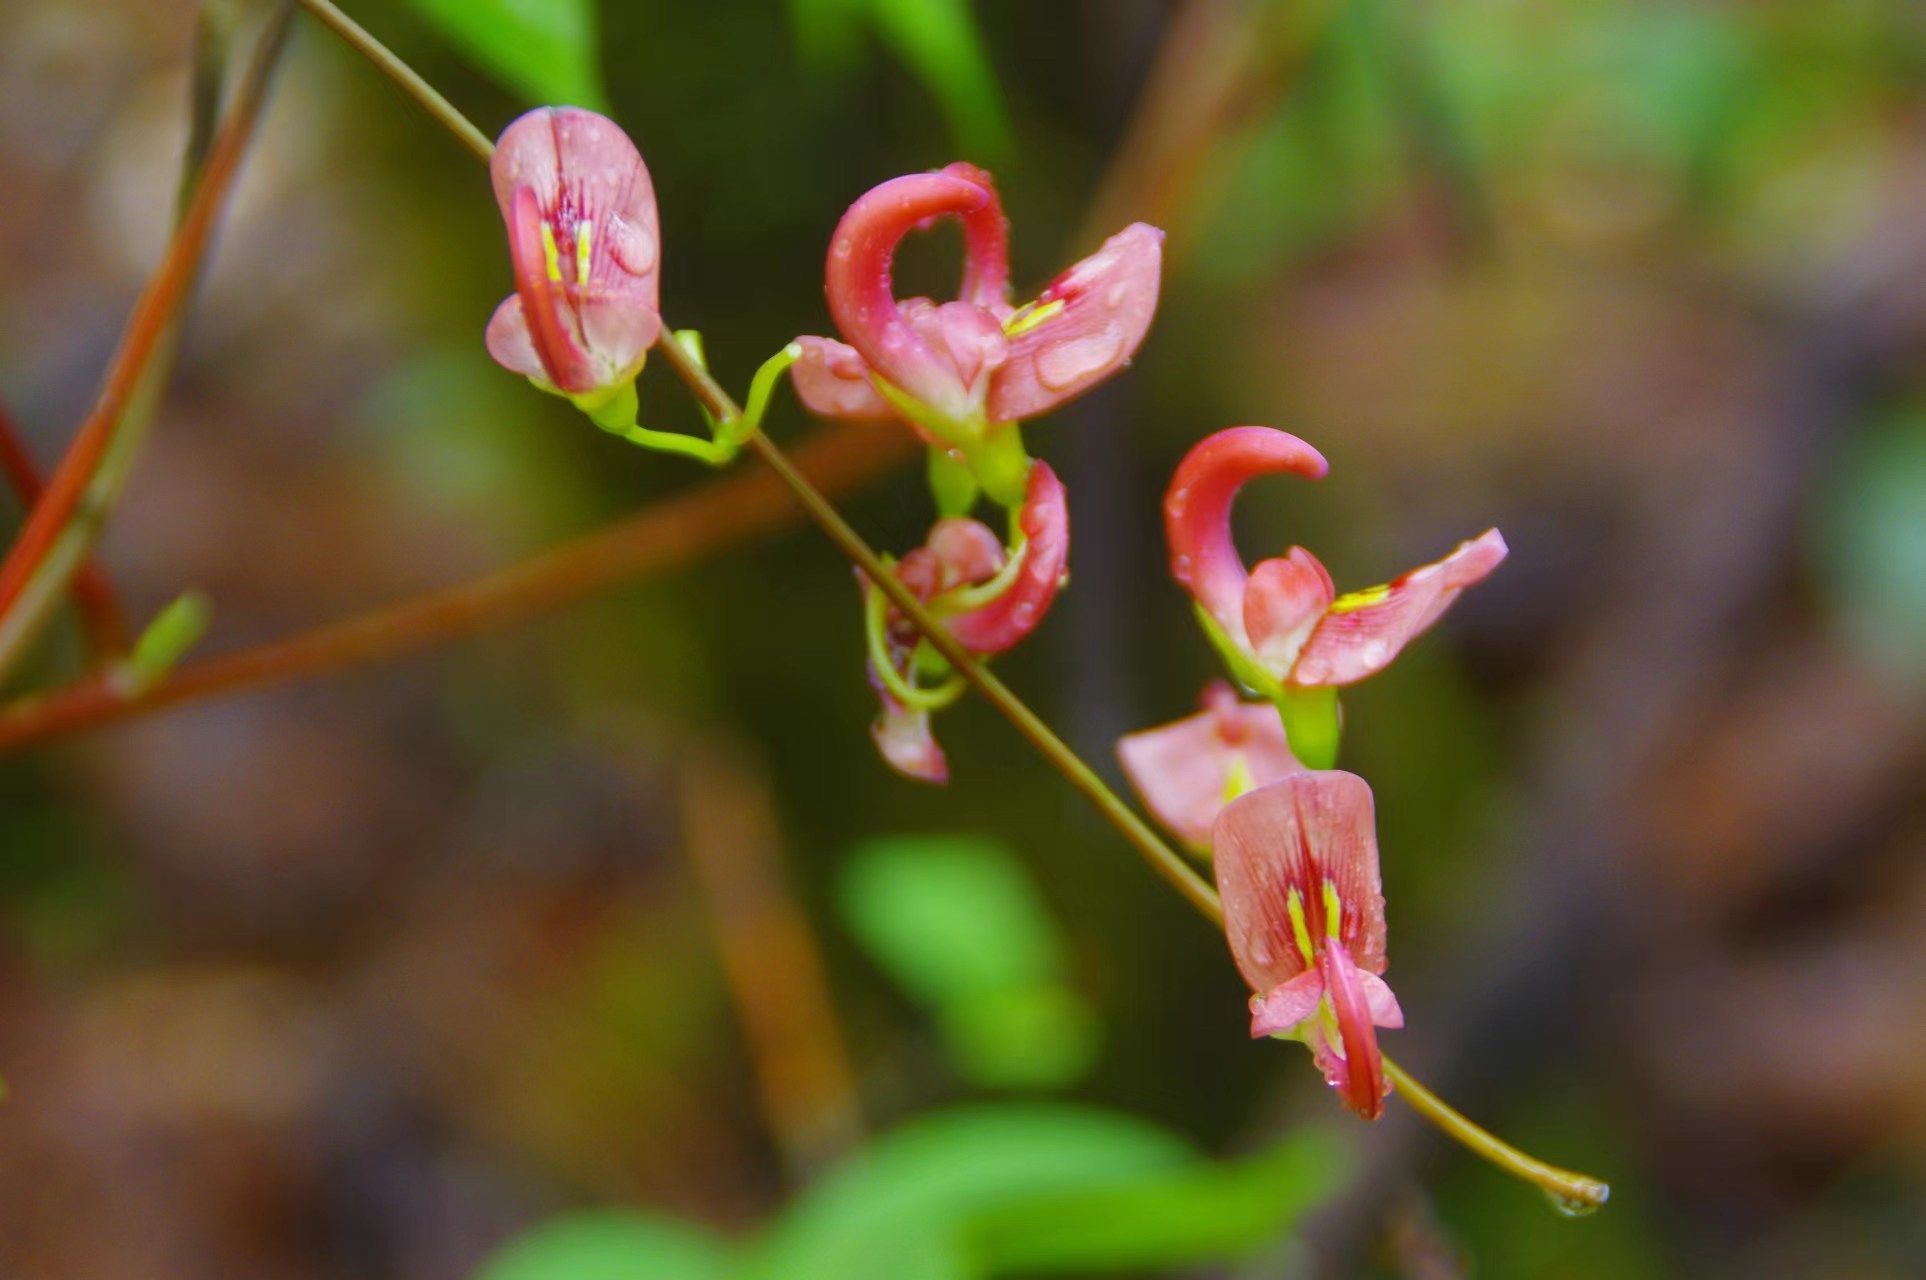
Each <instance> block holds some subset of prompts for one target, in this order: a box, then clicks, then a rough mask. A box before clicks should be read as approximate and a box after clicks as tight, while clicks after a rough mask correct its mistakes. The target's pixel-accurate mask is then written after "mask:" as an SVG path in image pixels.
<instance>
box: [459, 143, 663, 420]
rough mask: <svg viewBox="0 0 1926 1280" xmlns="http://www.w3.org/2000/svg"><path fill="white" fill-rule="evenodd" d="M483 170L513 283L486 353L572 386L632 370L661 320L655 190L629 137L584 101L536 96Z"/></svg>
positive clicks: (491, 326)
mask: <svg viewBox="0 0 1926 1280" xmlns="http://www.w3.org/2000/svg"><path fill="white" fill-rule="evenodd" d="M489 173H490V177H491V179H492V181H493V184H494V189H495V200H496V203H497V204H499V205H500V206H501V211H502V220H503V221H504V222H505V223H506V224H507V226H508V236H509V256H510V258H511V260H512V261H513V263H514V267H515V293H514V294H513V295H512V296H510V297H509V298H508V299H507V300H506V301H504V302H503V303H502V304H501V306H500V307H498V308H496V310H495V314H494V316H493V318H491V319H490V321H489V323H488V335H487V341H488V353H489V354H490V355H491V356H493V357H494V358H495V360H496V361H497V363H499V364H501V365H503V366H504V367H506V368H508V369H511V370H513V371H514V372H516V373H520V374H522V375H524V376H525V377H529V378H534V379H536V380H538V381H540V382H543V383H545V384H547V385H549V386H551V387H554V388H555V389H556V390H558V391H562V392H565V393H567V394H569V395H585V394H592V393H594V392H598V391H603V390H607V389H609V388H612V387H615V386H619V385H620V384H622V383H623V382H626V381H628V380H629V379H631V378H633V377H634V376H635V372H636V370H637V369H638V368H639V367H640V366H641V363H642V360H643V357H644V356H645V355H646V354H647V352H648V349H649V347H650V345H651V344H652V343H654V341H655V339H656V337H657V335H658V334H659V333H660V332H661V329H662V321H661V317H660V315H659V314H658V312H657V309H656V275H657V269H658V266H659V258H660V252H659V250H660V234H661V233H660V229H659V227H658V224H657V221H656V211H655V189H654V187H653V186H652V185H651V184H650V182H649V171H648V169H647V167H646V166H645V165H644V164H643V163H642V156H641V154H640V153H639V152H637V151H636V149H635V144H634V143H632V142H630V141H629V138H628V135H627V134H625V133H623V132H622V130H621V128H620V126H618V125H617V124H616V123H615V122H614V121H612V120H609V119H607V118H606V117H604V116H599V115H597V114H595V113H594V112H592V111H583V110H581V109H579V108H576V107H542V108H539V109H537V110H534V111H531V112H529V113H528V114H526V115H524V116H522V117H521V118H520V119H518V120H516V121H515V122H514V123H513V124H511V125H509V126H508V128H507V129H506V130H504V131H503V132H502V136H501V138H500V140H499V141H498V142H497V143H496V146H495V154H494V158H493V159H492V160H491V161H490V165H489Z"/></svg>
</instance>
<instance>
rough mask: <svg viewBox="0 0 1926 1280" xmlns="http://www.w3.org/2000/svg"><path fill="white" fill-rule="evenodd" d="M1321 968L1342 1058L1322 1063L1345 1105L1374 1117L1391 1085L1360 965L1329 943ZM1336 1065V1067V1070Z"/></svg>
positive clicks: (1321, 957)
mask: <svg viewBox="0 0 1926 1280" xmlns="http://www.w3.org/2000/svg"><path fill="white" fill-rule="evenodd" d="M1318 973H1319V974H1320V975H1321V976H1322V977H1323V979H1324V992H1325V995H1326V997H1327V998H1328V999H1329V1000H1330V1002H1331V1011H1332V1013H1333V1014H1334V1015H1336V1018H1337V1026H1338V1040H1339V1043H1340V1045H1341V1046H1342V1048H1343V1053H1342V1056H1341V1058H1338V1059H1337V1060H1336V1061H1331V1060H1330V1055H1329V1054H1328V1046H1327V1054H1326V1061H1325V1062H1323V1063H1321V1064H1320V1065H1322V1066H1323V1067H1324V1069H1325V1078H1326V1079H1328V1080H1330V1082H1331V1085H1332V1087H1333V1088H1335V1089H1336V1090H1337V1091H1338V1096H1340V1097H1341V1098H1343V1099H1344V1105H1346V1106H1347V1107H1349V1108H1351V1110H1353V1111H1355V1112H1357V1113H1358V1114H1359V1115H1361V1116H1363V1117H1364V1118H1365V1119H1366V1120H1376V1119H1377V1118H1378V1117H1379V1116H1381V1115H1383V1114H1384V1096H1385V1095H1386V1094H1387V1093H1389V1092H1391V1086H1390V1083H1389V1082H1388V1081H1386V1079H1385V1078H1384V1057H1383V1055H1382V1054H1381V1053H1380V1052H1379V1050H1378V1033H1377V1030H1376V1029H1375V1028H1374V1027H1373V1026H1372V1019H1371V1007H1370V1002H1369V1001H1368V1000H1367V999H1366V997H1365V993H1364V988H1363V984H1362V983H1361V982H1360V981H1359V976H1358V968H1357V966H1356V965H1354V964H1353V963H1352V962H1351V957H1350V956H1349V955H1347V954H1346V953H1345V950H1344V947H1343V945H1342V944H1340V943H1326V944H1325V945H1324V946H1322V947H1321V948H1319V951H1318ZM1334 1068H1335V1069H1334Z"/></svg>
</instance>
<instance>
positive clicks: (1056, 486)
mask: <svg viewBox="0 0 1926 1280" xmlns="http://www.w3.org/2000/svg"><path fill="white" fill-rule="evenodd" d="M1017 526H1018V527H1019V528H1020V529H1022V530H1023V537H1024V546H1023V566H1022V568H1021V569H1019V570H1018V571H1017V577H1016V581H1014V582H1012V583H1011V584H1010V586H1009V588H1008V589H1007V590H1005V591H1004V592H1003V593H1002V594H1001V595H999V596H998V597H997V598H996V599H994V600H992V601H991V602H990V603H988V604H986V605H984V606H983V607H982V608H980V609H974V610H971V611H970V612H969V613H964V614H959V615H957V616H956V617H954V618H951V619H950V622H949V627H950V631H951V633H952V634H954V635H955V636H956V638H957V639H958V640H960V641H962V643H963V645H964V646H965V647H966V648H968V649H970V650H971V651H972V652H975V653H1001V652H1003V650H1005V649H1008V648H1010V647H1011V646H1012V645H1015V644H1016V643H1017V642H1018V641H1019V640H1021V639H1023V637H1025V636H1027V635H1029V634H1030V633H1031V632H1032V631H1034V630H1036V627H1037V624H1038V623H1040V622H1042V621H1043V615H1044V614H1046V613H1048V612H1049V611H1050V604H1051V602H1052V601H1054V600H1055V599H1056V595H1057V591H1058V589H1059V588H1060V587H1061V586H1062V585H1063V572H1064V567H1065V565H1066V564H1067V562H1068V561H1069V559H1070V504H1069V501H1068V499H1067V498H1066V496H1065V494H1064V490H1063V482H1062V481H1061V480H1059V479H1057V473H1056V472H1054V471H1052V470H1051V469H1050V466H1049V464H1048V463H1045V462H1033V463H1031V464H1030V481H1029V486H1028V488H1026V489H1025V491H1024V495H1023V510H1022V511H1021V512H1020V513H1019V515H1018V516H1017Z"/></svg>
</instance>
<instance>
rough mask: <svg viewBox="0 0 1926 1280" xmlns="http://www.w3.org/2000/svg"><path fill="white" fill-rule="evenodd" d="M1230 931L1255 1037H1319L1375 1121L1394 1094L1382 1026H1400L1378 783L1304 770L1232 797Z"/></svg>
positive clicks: (1221, 855)
mask: <svg viewBox="0 0 1926 1280" xmlns="http://www.w3.org/2000/svg"><path fill="white" fill-rule="evenodd" d="M1211 846H1212V850H1213V857H1214V865H1215V869H1216V874H1217V890H1218V892H1219V893H1220V894H1221V895H1222V896H1223V900H1224V932H1225V936H1226V937H1227V938H1228V939H1229V941H1230V949H1231V956H1232V958H1233V959H1234V960H1235V961H1236V962H1237V969H1238V972H1239V973H1241V974H1243V975H1244V980H1245V981H1246V982H1248V983H1249V984H1250V986H1251V990H1252V992H1253V995H1252V997H1251V1035H1252V1037H1253V1038H1257V1037H1262V1036H1288V1037H1293V1038H1297V1039H1301V1040H1303V1041H1304V1043H1305V1044H1306V1045H1307V1046H1309V1048H1310V1050H1311V1055H1312V1058H1313V1059H1314V1060H1315V1061H1316V1063H1317V1065H1318V1068H1319V1069H1320V1070H1321V1071H1323V1073H1324V1078H1325V1080H1326V1081H1327V1082H1328V1083H1329V1084H1330V1085H1331V1087H1332V1088H1334V1089H1336V1090H1337V1091H1338V1094H1339V1096H1341V1097H1342V1098H1343V1099H1344V1103H1345V1105H1346V1106H1348V1107H1350V1108H1351V1109H1352V1110H1353V1111H1356V1112H1357V1113H1358V1114H1359V1115H1361V1116H1363V1117H1365V1118H1366V1119H1367V1120H1374V1119H1376V1118H1377V1117H1378V1115H1379V1114H1380V1113H1381V1112H1382V1111H1383V1109H1384V1097H1385V1095H1386V1094H1387V1093H1389V1092H1390V1084H1389V1082H1388V1081H1387V1080H1386V1079H1385V1074H1384V1063H1383V1059H1382V1057H1381V1056H1380V1054H1379V1051H1378V1039H1377V1031H1376V1030H1375V1028H1377V1027H1401V1026H1403V1025H1404V1014H1403V1011H1402V1010H1400V1009H1399V1008H1398V1001H1397V997H1396V996H1394V995H1392V994H1391V988H1390V987H1388V986H1386V985H1385V983H1384V979H1383V978H1382V977H1381V976H1379V975H1381V974H1383V972H1384V969H1385V956H1384V894H1383V891H1382V888H1381V887H1380V883H1379V879H1378V839H1377V830H1376V822H1375V818H1374V815H1373V812H1372V804H1371V788H1370V787H1369V786H1368V785H1366V784H1365V781H1364V779H1362V778H1360V777H1358V776H1357V775H1356V774H1351V773H1343V772H1340V771H1338V770H1320V771H1317V772H1311V773H1296V774H1292V775H1290V776H1289V777H1286V778H1284V779H1283V780H1281V781H1279V782H1274V783H1272V784H1271V785H1269V786H1267V787H1260V788H1258V789H1257V790H1255V791H1251V792H1249V793H1247V794H1245V795H1244V796H1242V797H1240V798H1238V799H1236V800H1233V801H1231V802H1230V803H1229V804H1228V805H1226V806H1224V811H1223V812H1222V813H1220V814H1219V815H1218V816H1217V823H1216V826H1215V827H1214V829H1213V830H1212V833H1211Z"/></svg>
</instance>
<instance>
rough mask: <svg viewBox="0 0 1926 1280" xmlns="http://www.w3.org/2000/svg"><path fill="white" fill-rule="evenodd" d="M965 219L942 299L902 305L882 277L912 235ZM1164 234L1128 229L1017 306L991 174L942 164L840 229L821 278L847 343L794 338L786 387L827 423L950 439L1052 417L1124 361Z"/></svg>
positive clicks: (851, 216)
mask: <svg viewBox="0 0 1926 1280" xmlns="http://www.w3.org/2000/svg"><path fill="white" fill-rule="evenodd" d="M943 217H954V218H957V219H958V220H960V221H961V222H962V224H963V281H962V285H961V287H960V288H959V290H958V294H957V297H956V298H955V300H953V301H949V302H941V303H939V302H935V301H932V300H931V299H928V298H910V299H903V300H899V299H898V298H897V297H896V295H895V291H894V289H893V287H892V285H891V280H890V270H891V264H892V263H893V261H894V259H895V256H896V249H897V246H898V245H899V244H900V243H901V242H902V239H903V237H904V236H905V235H907V234H908V233H909V232H910V231H911V230H912V229H914V228H917V227H922V226H926V225H928V224H929V223H931V222H932V221H934V220H935V219H938V218H943ZM1162 258H1163V232H1161V231H1159V230H1157V229H1156V228H1155V227H1151V226H1148V225H1146V224H1144V223H1141V222H1139V223H1133V224H1131V225H1130V226H1128V227H1126V228H1124V230H1122V231H1120V232H1118V233H1117V234H1116V235H1114V236H1112V237H1110V239H1109V240H1107V241H1105V242H1104V244H1103V246H1102V247H1101V248H1100V249H1098V250H1097V252H1096V253H1094V254H1092V255H1091V256H1090V257H1088V258H1085V259H1084V260H1083V261H1081V262H1079V263H1077V264H1076V265H1075V266H1073V267H1071V268H1070V269H1069V270H1068V271H1065V272H1064V273H1063V274H1061V275H1059V276H1058V277H1057V278H1056V279H1055V280H1053V281H1051V282H1050V284H1049V285H1048V286H1047V287H1046V288H1045V289H1044V290H1043V292H1042V293H1041V294H1039V295H1038V296H1037V298H1036V299H1035V300H1034V301H1032V302H1030V303H1028V304H1027V305H1025V306H1023V307H1013V306H1011V305H1010V301H1009V296H1008V295H1009V278H1010V245H1009V223H1008V221H1007V220H1006V219H1005V218H1004V216H1003V206H1002V203H1001V202H1000V201H999V200H998V199H997V194H996V187H995V185H994V183H993V182H992V181H991V178H990V175H989V174H988V173H986V172H984V171H983V170H981V169H979V168H977V167H976V166H974V165H969V164H953V165H950V166H949V167H948V168H946V169H942V170H940V171H937V172H934V173H916V174H909V175H906V176H904V177H900V178H892V179H890V180H889V181H888V182H885V183H883V184H882V185H881V186H878V187H876V188H874V189H873V190H871V191H870V192H868V193H867V194H866V195H864V196H863V197H862V198H861V199H859V200H857V201H856V203H855V204H853V205H851V206H850V208H849V211H848V212H847V213H845V214H844V215H843V219H842V221H841V222H840V223H838V224H837V227H836V232H835V235H834V236H833V237H832V238H831V240H830V246H829V260H828V265H827V269H826V271H825V274H824V292H825V293H826V294H827V296H828V299H829V311H830V315H831V317H832V318H833V319H834V320H835V322H836V328H837V329H838V331H839V332H841V334H842V336H843V338H844V339H845V341H844V342H837V341H834V340H833V339H829V338H814V337H806V338H800V339H798V342H799V343H800V344H801V346H802V348H803V356H802V358H801V359H800V360H798V361H797V362H796V364H795V366H794V367H793V368H792V369H791V371H790V373H791V376H792V377H793V378H794V380H795V386H796V393H797V395H798V396H799V397H800V398H801V399H802V401H803V403H804V404H805V405H807V406H808V407H809V408H810V410H811V411H813V412H815V413H818V414H820V415H822V416H825V417H831V418H844V419H855V420H871V421H882V420H887V419H890V418H900V419H903V420H906V421H908V422H909V423H911V424H912V425H913V426H915V427H916V428H917V429H918V430H919V431H921V432H923V433H924V434H925V435H926V437H934V438H937V439H941V440H945V441H948V442H950V443H958V442H960V441H964V440H969V439H974V438H976V437H978V436H981V435H982V433H983V432H984V431H985V430H986V429H987V427H988V426H989V425H990V424H996V423H1005V422H1014V421H1018V420H1020V419H1024V418H1031V417H1035V416H1037V415H1039V414H1042V413H1046V412H1048V411H1049V410H1051V409H1054V408H1055V407H1057V406H1058V405H1060V404H1062V403H1064V402H1065V401H1067V400H1069V399H1071V398H1072V397H1074V396H1077V395H1079V394H1081V393H1083V392H1085V391H1087V390H1089V389H1090V388H1091V387H1093V386H1095V385H1096V384H1097V383H1099V382H1101V381H1103V380H1104V379H1105V378H1107V377H1109V376H1110V375H1111V374H1112V373H1114V372H1116V371H1117V370H1118V369H1120V368H1122V367H1123V366H1124V365H1125V364H1126V363H1128V362H1129V360H1130V357H1131V356H1132V355H1133V354H1134V353H1135V352H1136V350H1137V347H1138V345H1139V344H1140V343H1142V341H1143V338H1144V333H1145V331H1146V330H1148V329H1149V327H1150V319H1151V316H1152V314H1153V313H1154V312H1155V311H1156V307H1157V287H1158V280H1159V276H1160V273H1161V269H1162Z"/></svg>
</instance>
